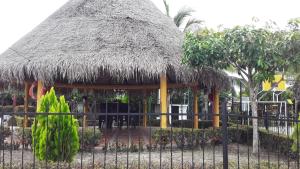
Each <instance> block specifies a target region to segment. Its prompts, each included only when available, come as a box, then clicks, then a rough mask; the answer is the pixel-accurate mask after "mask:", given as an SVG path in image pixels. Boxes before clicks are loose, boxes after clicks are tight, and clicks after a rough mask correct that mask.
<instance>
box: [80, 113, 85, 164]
mask: <svg viewBox="0 0 300 169" xmlns="http://www.w3.org/2000/svg"><path fill="white" fill-rule="evenodd" d="M80 114H81V116H80V117H82V119H81V139H80V151H81V152H80V169H82V168H83V164H82V160H83V128H84V118H83V117H84V113H83V112H80Z"/></svg>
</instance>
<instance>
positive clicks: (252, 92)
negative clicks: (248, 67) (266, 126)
mask: <svg viewBox="0 0 300 169" xmlns="http://www.w3.org/2000/svg"><path fill="white" fill-rule="evenodd" d="M249 91H250V93H249V94H250V102H251V111H252V125H253V145H252V146H253V150H252V152H253V154H257V153H258V146H259V136H258V118H257V117H258V115H257V98H256V97H257V92H256V91H255V89H254V87H253V85H252V84H250V85H249Z"/></svg>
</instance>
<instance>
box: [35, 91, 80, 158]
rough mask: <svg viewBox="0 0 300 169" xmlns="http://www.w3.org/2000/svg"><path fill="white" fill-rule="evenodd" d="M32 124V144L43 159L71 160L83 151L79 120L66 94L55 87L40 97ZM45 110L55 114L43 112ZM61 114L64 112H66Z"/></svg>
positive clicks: (36, 153)
mask: <svg viewBox="0 0 300 169" xmlns="http://www.w3.org/2000/svg"><path fill="white" fill-rule="evenodd" d="M37 112H39V113H41V114H38V115H36V119H35V121H34V122H33V125H32V136H33V138H32V140H33V142H32V145H34V146H33V147H34V148H33V150H34V152H35V155H36V157H37V158H38V159H39V160H41V161H42V160H46V159H48V160H49V161H66V162H71V161H72V160H73V158H74V157H75V155H76V154H77V152H78V150H79V137H78V122H77V120H76V119H75V118H74V117H73V116H71V115H67V114H68V113H70V109H69V106H68V104H67V103H66V101H65V98H64V96H61V97H60V98H59V100H58V99H57V97H56V95H55V91H54V89H53V88H51V90H50V92H47V93H46V95H45V96H43V97H42V98H41V100H40V104H39V105H38V111H37ZM44 112H49V113H52V114H50V115H43V113H44ZM61 113H64V115H62V114H61Z"/></svg>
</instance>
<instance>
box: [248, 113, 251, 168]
mask: <svg viewBox="0 0 300 169" xmlns="http://www.w3.org/2000/svg"><path fill="white" fill-rule="evenodd" d="M249 118H250V120H252V118H251V117H250V115H249V114H247V121H248V122H249ZM250 144H252V142H251V141H250ZM247 166H248V169H250V147H249V123H247Z"/></svg>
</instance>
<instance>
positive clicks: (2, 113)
mask: <svg viewBox="0 0 300 169" xmlns="http://www.w3.org/2000/svg"><path fill="white" fill-rule="evenodd" d="M2 106H4V104H3V100H2ZM3 118H4V112H3V110H2V111H1V130H2V131H3V132H4V125H3V121H4V120H3ZM1 139H2V140H0V141H1V144H2V147H1V148H2V159H1V160H2V168H3V169H4V165H5V164H4V137H1Z"/></svg>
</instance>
